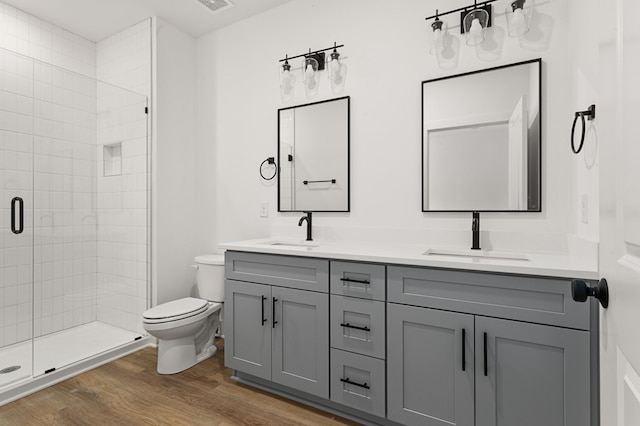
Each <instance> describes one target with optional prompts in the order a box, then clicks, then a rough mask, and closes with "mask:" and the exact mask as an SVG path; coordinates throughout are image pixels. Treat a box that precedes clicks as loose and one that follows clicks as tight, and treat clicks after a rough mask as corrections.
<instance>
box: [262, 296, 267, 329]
mask: <svg viewBox="0 0 640 426" xmlns="http://www.w3.org/2000/svg"><path fill="white" fill-rule="evenodd" d="M265 300H267V297H266V296H262V325H263V326H264V323H265V322H267V319H266V318H265V317H264V301H265Z"/></svg>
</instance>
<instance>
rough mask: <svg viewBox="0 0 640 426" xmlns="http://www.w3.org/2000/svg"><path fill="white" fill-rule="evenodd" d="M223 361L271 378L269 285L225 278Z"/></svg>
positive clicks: (228, 365) (252, 373) (249, 372)
mask: <svg viewBox="0 0 640 426" xmlns="http://www.w3.org/2000/svg"><path fill="white" fill-rule="evenodd" d="M224 284H225V301H224V309H225V318H224V320H225V329H224V332H225V336H224V363H225V365H226V366H227V367H230V368H233V369H238V370H242V371H245V372H247V373H248V374H251V375H254V376H256V377H260V378H262V379H267V380H268V379H271V332H272V331H271V330H272V329H271V309H270V308H269V307H268V306H267V305H268V303H269V302H270V301H271V286H268V285H264V284H254V283H246V282H242V281H232V280H225V283H224Z"/></svg>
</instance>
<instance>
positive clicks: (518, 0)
mask: <svg viewBox="0 0 640 426" xmlns="http://www.w3.org/2000/svg"><path fill="white" fill-rule="evenodd" d="M532 3H533V0H530V3H529V2H527V1H526V0H515V1H514V2H512V3H511V5H510V6H509V7H507V10H506V11H505V16H506V17H507V27H508V28H509V30H508V33H507V34H509V36H510V37H519V36H521V35H523V34H525V33H527V32H528V31H529V18H530V17H531V12H532V8H531V5H532Z"/></svg>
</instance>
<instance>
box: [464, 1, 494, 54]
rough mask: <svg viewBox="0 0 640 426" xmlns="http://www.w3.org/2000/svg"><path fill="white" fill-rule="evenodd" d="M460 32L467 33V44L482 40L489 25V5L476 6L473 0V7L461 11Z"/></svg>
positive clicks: (478, 42)
mask: <svg viewBox="0 0 640 426" xmlns="http://www.w3.org/2000/svg"><path fill="white" fill-rule="evenodd" d="M463 15H464V16H463V18H462V27H461V28H462V32H463V33H466V34H467V45H468V46H477V45H479V44H482V42H483V41H484V33H485V31H486V30H487V27H489V26H490V25H491V5H490V4H485V5H483V6H481V7H478V5H477V2H475V1H474V6H473V9H471V10H470V11H469V12H467V11H466V10H465V11H464V12H463Z"/></svg>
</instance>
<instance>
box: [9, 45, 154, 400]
mask: <svg viewBox="0 0 640 426" xmlns="http://www.w3.org/2000/svg"><path fill="white" fill-rule="evenodd" d="M147 129H148V124H147V98H146V97H145V96H143V95H140V94H137V93H133V92H130V91H127V90H124V89H122V88H118V87H115V86H112V85H109V84H106V83H103V82H99V81H96V80H94V79H91V78H88V77H85V76H82V75H79V74H75V73H73V72H70V71H66V70H64V69H62V68H58V67H56V66H52V65H49V64H46V63H43V62H39V61H37V60H33V59H31V58H28V57H25V56H21V55H19V54H16V53H13V52H10V51H7V50H3V49H0V404H1V403H2V402H3V400H6V395H9V397H11V395H12V394H11V391H12V390H15V389H17V388H18V387H22V388H21V390H20V392H22V393H24V392H25V391H24V389H25V386H27V385H28V383H29V382H38V383H40V384H39V385H38V386H42V383H43V380H42V377H44V376H46V375H48V374H51V373H52V372H53V373H54V375H56V374H57V375H58V377H62V376H61V373H60V371H64V370H65V369H67V370H70V369H71V370H72V369H73V365H79V363H80V364H82V363H84V364H82V369H85V368H88V367H89V366H90V365H89V364H87V360H92V359H95V360H98V362H100V360H102V361H104V360H105V359H106V357H105V353H108V351H113V350H114V349H115V350H120V351H123V348H125V349H126V348H127V347H128V346H127V345H128V344H131V343H133V342H135V341H136V340H139V339H140V338H141V337H142V336H144V330H143V328H142V323H141V314H142V312H143V311H144V310H145V309H146V308H147V307H148V305H149V297H148V295H149V288H148V287H149V279H148V277H149V272H148V271H149V249H148V247H149V213H148V212H149V190H150V188H149V167H148V164H149V148H148V146H149V144H148V131H147ZM70 366H71V367H70Z"/></svg>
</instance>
